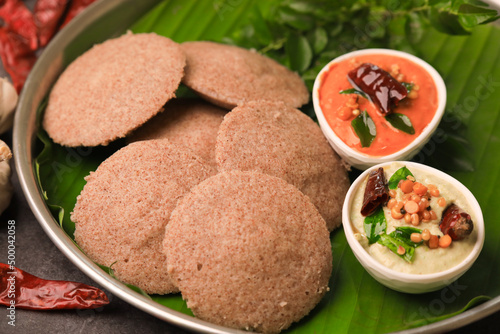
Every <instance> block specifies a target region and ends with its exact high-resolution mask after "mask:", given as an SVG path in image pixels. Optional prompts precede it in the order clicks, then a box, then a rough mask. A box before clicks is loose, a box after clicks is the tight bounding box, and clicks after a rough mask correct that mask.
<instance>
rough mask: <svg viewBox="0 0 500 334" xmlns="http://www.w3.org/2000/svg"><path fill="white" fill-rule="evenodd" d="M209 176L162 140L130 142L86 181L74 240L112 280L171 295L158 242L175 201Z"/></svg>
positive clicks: (202, 164)
mask: <svg viewBox="0 0 500 334" xmlns="http://www.w3.org/2000/svg"><path fill="white" fill-rule="evenodd" d="M213 173H214V171H213V169H212V168H211V167H209V166H208V165H207V164H206V163H205V162H204V161H203V160H202V159H201V158H198V157H196V156H195V155H193V154H192V153H191V152H190V151H188V150H186V149H182V148H179V147H177V146H175V145H173V144H171V143H170V142H169V141H168V140H167V139H159V140H148V141H140V142H136V143H132V144H130V145H128V146H126V147H124V148H122V149H120V150H119V151H117V152H116V153H114V154H113V155H112V156H110V157H109V158H108V159H106V160H105V161H104V162H103V163H101V165H100V166H99V167H98V168H97V170H96V171H95V172H93V173H91V174H90V175H89V176H87V177H86V181H87V184H86V185H85V187H84V188H83V191H82V192H81V194H80V195H79V196H78V198H77V203H76V206H75V208H74V210H73V212H72V214H71V219H72V221H74V222H75V226H76V231H75V241H76V242H77V244H78V245H79V246H80V247H81V248H82V249H83V251H84V252H85V253H86V254H87V255H88V256H89V257H90V258H91V259H92V260H93V261H95V262H97V263H99V264H102V265H105V266H111V265H112V264H113V266H112V269H113V270H114V272H115V274H116V276H117V278H118V279H120V280H121V281H123V282H125V283H129V284H133V285H135V286H138V287H139V288H141V289H142V290H144V291H146V292H147V293H159V294H164V293H169V292H174V291H177V289H176V288H175V287H174V286H173V285H172V283H171V281H170V279H169V276H168V274H167V264H166V257H165V254H163V252H162V245H161V244H162V241H163V238H164V235H165V226H166V225H167V223H168V221H169V218H170V214H171V212H172V211H173V209H174V208H175V206H176V204H177V201H178V200H179V198H181V197H182V196H184V194H185V193H187V192H188V191H189V190H190V189H191V187H193V186H195V185H197V184H198V183H200V182H201V181H202V180H204V179H206V178H207V177H209V176H210V175H212V174H213Z"/></svg>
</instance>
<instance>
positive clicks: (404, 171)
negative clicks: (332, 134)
mask: <svg viewBox="0 0 500 334" xmlns="http://www.w3.org/2000/svg"><path fill="white" fill-rule="evenodd" d="M409 175H411V176H413V174H412V173H411V172H410V170H409V169H408V168H406V166H403V167H401V168H400V169H398V170H397V171H395V172H394V174H392V176H391V178H390V179H389V182H387V187H388V188H389V189H396V188H397V187H398V184H399V181H401V180H406V177H407V176H409Z"/></svg>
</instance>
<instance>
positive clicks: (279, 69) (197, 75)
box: [181, 42, 309, 109]
mask: <svg viewBox="0 0 500 334" xmlns="http://www.w3.org/2000/svg"><path fill="white" fill-rule="evenodd" d="M181 47H182V50H184V52H185V53H186V61H187V66H186V75H185V76H184V78H183V79H182V82H183V83H184V84H185V85H186V86H188V87H189V88H191V89H192V90H194V91H195V92H197V93H198V94H199V95H200V96H201V97H203V98H204V99H207V100H208V101H210V102H212V103H214V104H217V105H219V106H221V107H223V108H227V109H232V108H234V107H235V106H236V105H237V104H239V103H242V102H246V101H253V100H259V99H265V100H276V101H283V102H286V103H287V104H290V105H291V106H293V107H300V106H302V105H303V104H306V103H307V102H308V100H309V92H308V91H307V87H306V85H305V84H304V82H303V81H302V79H301V78H300V76H299V75H298V74H297V73H294V72H292V71H290V70H289V69H288V68H286V67H285V66H283V65H281V64H279V63H278V62H276V61H274V60H273V59H271V58H268V57H266V56H263V55H260V54H258V53H257V52H255V51H252V50H247V49H243V48H240V47H236V46H231V45H225V44H219V43H214V42H185V43H182V44H181Z"/></svg>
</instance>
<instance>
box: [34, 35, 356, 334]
mask: <svg viewBox="0 0 500 334" xmlns="http://www.w3.org/2000/svg"><path fill="white" fill-rule="evenodd" d="M181 81H182V83H183V84H184V85H186V86H187V87H189V89H191V90H192V91H194V92H195V93H196V94H198V95H199V96H200V97H201V98H202V99H198V98H189V99H176V98H174V97H175V92H176V91H177V89H178V87H179V85H180V84H181ZM308 99H309V94H308V91H307V89H306V87H305V85H304V83H303V81H302V80H301V78H300V77H299V76H298V75H297V74H296V73H293V72H291V71H290V70H288V69H287V68H286V67H284V66H282V65H280V64H279V63H277V62H275V61H274V60H272V59H270V58H267V57H265V56H262V55H260V54H258V53H256V52H254V51H249V50H245V49H242V48H239V47H235V46H228V45H223V44H218V43H213V42H187V43H183V44H180V45H179V44H177V43H175V42H173V41H171V40H170V39H168V38H165V37H162V36H158V35H155V34H136V35H134V34H131V33H128V34H126V35H124V36H121V37H119V38H116V39H112V40H108V41H106V42H104V43H102V44H100V45H96V46H94V47H93V48H92V49H90V50H89V51H87V52H86V53H84V54H83V55H82V56H80V57H79V58H77V59H76V60H75V61H74V62H73V63H72V64H70V65H69V66H68V68H67V69H66V70H65V71H64V72H63V74H62V75H61V76H60V78H59V79H58V81H57V82H56V84H55V86H54V88H53V90H52V92H51V94H50V96H49V101H48V106H47V109H46V111H45V115H44V118H43V126H44V128H45V130H46V131H47V133H48V134H49V136H50V137H51V138H52V139H53V140H54V142H56V143H59V144H61V145H64V146H72V147H75V146H82V145H83V146H97V145H107V144H108V143H109V142H111V141H113V140H116V139H118V138H123V137H127V143H128V145H126V146H124V147H123V148H121V149H120V150H118V151H117V152H115V153H114V154H113V155H111V156H110V157H109V158H108V159H106V160H105V161H104V162H102V163H101V165H100V166H99V167H98V168H97V169H96V171H95V172H92V173H91V174H90V175H89V176H88V177H86V181H87V183H86V185H85V187H84V189H83V190H82V192H81V194H80V195H79V196H78V198H77V203H76V206H75V208H74V210H73V212H72V213H71V219H72V220H73V221H74V222H75V226H76V230H75V241H76V242H77V243H78V245H79V246H80V247H81V248H82V250H83V251H84V252H85V253H86V254H87V255H88V256H89V257H90V258H91V259H92V260H93V261H95V262H97V263H99V264H102V265H105V266H111V268H112V269H113V271H114V273H115V275H116V277H117V278H118V279H120V280H121V281H123V282H125V283H128V284H133V285H135V286H137V287H139V288H141V289H142V290H144V291H145V292H147V293H150V294H165V293H172V292H178V291H180V292H181V293H182V296H183V298H184V299H185V300H186V301H187V305H188V307H189V308H190V309H191V310H192V312H193V313H194V314H195V315H196V316H197V317H199V318H201V319H204V320H207V321H210V322H212V323H216V324H220V325H223V326H228V327H232V328H241V329H247V330H254V331H258V332H264V333H278V332H280V331H281V330H283V329H286V328H288V327H289V326H290V325H291V324H292V323H293V322H296V321H298V320H300V319H301V318H302V317H304V316H305V315H307V314H308V313H309V312H310V311H311V310H312V309H313V308H314V307H315V306H316V305H317V304H318V302H319V301H320V300H321V298H322V297H323V296H324V294H325V293H326V292H327V291H328V281H329V277H330V275H331V270H332V253H331V246H330V240H329V231H332V230H333V229H335V228H336V227H338V226H339V224H340V221H341V205H342V202H343V199H344V196H345V193H346V192H347V188H348V185H349V182H348V178H347V173H346V169H345V168H344V166H343V164H342V162H341V160H340V158H339V157H338V156H337V155H336V154H335V153H334V152H333V150H332V149H331V147H330V146H329V145H328V142H327V141H326V139H325V138H324V136H323V135H322V133H321V131H320V129H319V127H318V126H317V125H316V124H315V123H314V122H313V121H312V120H311V119H310V118H309V117H307V116H306V115H305V114H303V113H302V112H300V110H298V109H296V108H298V107H300V106H302V105H303V104H305V103H307V101H308Z"/></svg>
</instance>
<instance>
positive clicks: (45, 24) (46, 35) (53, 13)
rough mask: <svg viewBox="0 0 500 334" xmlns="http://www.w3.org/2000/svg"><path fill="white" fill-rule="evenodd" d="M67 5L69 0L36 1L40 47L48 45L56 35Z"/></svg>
mask: <svg viewBox="0 0 500 334" xmlns="http://www.w3.org/2000/svg"><path fill="white" fill-rule="evenodd" d="M67 5H68V0H38V1H37V2H36V4H35V10H34V17H35V24H36V26H37V28H38V41H39V42H40V47H44V46H45V45H47V44H48V43H49V41H50V40H51V39H52V36H54V34H55V32H56V31H57V28H58V25H59V23H60V22H61V18H62V16H63V14H64V11H65V10H66V6H67Z"/></svg>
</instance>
